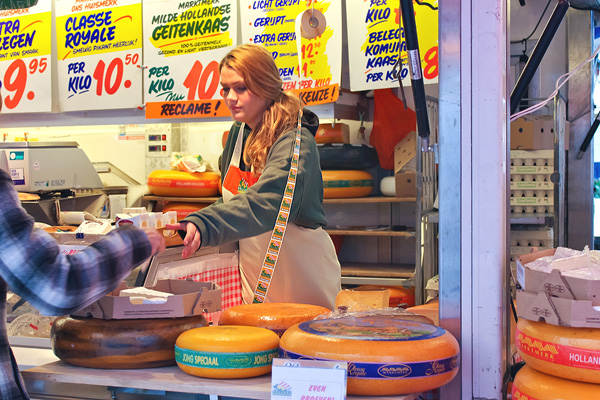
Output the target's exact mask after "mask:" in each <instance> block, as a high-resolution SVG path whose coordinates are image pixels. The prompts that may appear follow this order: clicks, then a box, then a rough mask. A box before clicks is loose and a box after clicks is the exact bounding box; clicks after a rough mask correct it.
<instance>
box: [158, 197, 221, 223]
mask: <svg viewBox="0 0 600 400" xmlns="http://www.w3.org/2000/svg"><path fill="white" fill-rule="evenodd" d="M209 205H210V203H180V202H176V201H169V202H168V203H167V204H165V205H164V206H163V208H162V212H163V213H166V212H168V211H176V212H177V221H179V220H181V219H184V218H185V217H187V216H188V215H190V214H191V213H193V212H196V211H199V210H202V209H203V208H205V207H208V206H209Z"/></svg>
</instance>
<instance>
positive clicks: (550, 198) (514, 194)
mask: <svg viewBox="0 0 600 400" xmlns="http://www.w3.org/2000/svg"><path fill="white" fill-rule="evenodd" d="M510 159H511V165H510V213H511V217H519V216H529V217H531V216H552V215H553V211H554V184H553V183H552V182H551V181H550V175H551V174H552V172H553V171H554V151H553V150H511V152H510ZM553 242H554V236H553V230H552V228H551V227H548V226H545V225H531V224H527V225H525V224H513V225H511V233H510V256H511V267H512V268H513V269H514V267H515V261H516V258H517V257H518V256H520V255H522V254H526V253H530V252H531V251H532V248H534V247H536V248H537V249H538V250H545V249H549V248H552V246H553Z"/></svg>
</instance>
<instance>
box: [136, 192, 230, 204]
mask: <svg viewBox="0 0 600 400" xmlns="http://www.w3.org/2000/svg"><path fill="white" fill-rule="evenodd" d="M142 199H144V200H147V201H178V202H183V203H214V202H215V201H217V200H218V199H220V197H171V196H155V195H153V194H146V195H144V196H143V197H142Z"/></svg>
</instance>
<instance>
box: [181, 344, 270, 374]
mask: <svg viewBox="0 0 600 400" xmlns="http://www.w3.org/2000/svg"><path fill="white" fill-rule="evenodd" d="M278 355H279V349H278V348H275V349H271V350H264V351H254V352H249V353H215V352H208V351H196V350H190V349H182V348H181V347H177V346H175V361H176V362H177V363H179V364H183V365H187V366H190V367H200V368H217V369H236V368H258V367H266V366H268V365H271V363H272V361H273V358H274V357H277V356H278Z"/></svg>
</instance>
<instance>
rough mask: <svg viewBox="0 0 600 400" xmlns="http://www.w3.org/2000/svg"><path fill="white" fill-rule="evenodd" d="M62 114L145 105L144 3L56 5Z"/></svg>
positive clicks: (78, 0) (71, 0) (63, 1)
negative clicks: (143, 80)
mask: <svg viewBox="0 0 600 400" xmlns="http://www.w3.org/2000/svg"><path fill="white" fill-rule="evenodd" d="M56 50H57V51H56V54H57V69H58V72H57V74H58V92H59V100H60V108H61V110H62V111H76V110H101V109H117V108H134V107H138V106H140V105H141V104H142V75H143V72H142V68H141V56H142V5H141V0H111V1H92V0H56Z"/></svg>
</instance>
